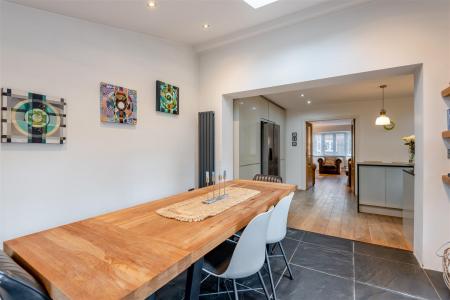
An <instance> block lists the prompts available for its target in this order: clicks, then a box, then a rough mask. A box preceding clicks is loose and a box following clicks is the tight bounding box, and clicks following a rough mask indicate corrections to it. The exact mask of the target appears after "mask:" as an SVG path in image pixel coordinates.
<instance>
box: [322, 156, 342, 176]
mask: <svg viewBox="0 0 450 300" xmlns="http://www.w3.org/2000/svg"><path fill="white" fill-rule="evenodd" d="M317 162H318V163H319V174H337V175H339V174H341V163H342V160H341V159H340V158H336V157H332V156H327V157H325V158H322V157H321V158H319V159H318V160H317Z"/></svg>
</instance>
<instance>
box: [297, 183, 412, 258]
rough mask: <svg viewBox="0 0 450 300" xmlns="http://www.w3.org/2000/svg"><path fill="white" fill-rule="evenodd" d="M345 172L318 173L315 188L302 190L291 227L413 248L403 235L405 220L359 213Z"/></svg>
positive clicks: (379, 243)
mask: <svg viewBox="0 0 450 300" xmlns="http://www.w3.org/2000/svg"><path fill="white" fill-rule="evenodd" d="M346 182H347V177H346V176H345V175H341V176H339V175H325V176H317V179H316V185H315V187H313V188H311V189H309V190H307V191H298V192H297V193H296V194H295V196H294V200H293V202H292V205H291V210H290V212H289V226H290V227H292V228H297V229H301V230H306V231H312V232H316V233H322V234H326V235H331V236H337V237H341V238H346V239H352V240H357V241H361V242H366V243H372V244H377V245H382V246H387V247H393V248H399V249H404V250H412V249H411V247H410V246H409V244H408V243H407V242H406V239H405V237H404V235H403V228H402V219H401V218H396V217H389V216H381V215H374V214H367V213H358V212H357V201H356V197H355V196H354V195H353V194H352V193H351V191H350V190H349V188H348V187H347V186H346Z"/></svg>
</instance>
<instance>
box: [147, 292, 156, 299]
mask: <svg viewBox="0 0 450 300" xmlns="http://www.w3.org/2000/svg"><path fill="white" fill-rule="evenodd" d="M145 300H156V293H154V294H151V295H150V296H148V297H147V298H146V299H145Z"/></svg>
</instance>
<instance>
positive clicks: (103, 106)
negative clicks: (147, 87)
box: [100, 82, 137, 125]
mask: <svg viewBox="0 0 450 300" xmlns="http://www.w3.org/2000/svg"><path fill="white" fill-rule="evenodd" d="M100 119H101V121H102V122H109V123H121V124H130V125H136V123H137V92H136V91H135V90H130V89H127V88H123V87H120V86H116V85H112V84H108V83H104V82H102V83H101V84H100Z"/></svg>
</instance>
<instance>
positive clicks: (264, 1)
mask: <svg viewBox="0 0 450 300" xmlns="http://www.w3.org/2000/svg"><path fill="white" fill-rule="evenodd" d="M244 1H245V2H246V3H247V4H248V5H250V6H251V7H253V8H254V9H257V8H260V7H263V6H265V5H268V4H271V3H274V2H277V1H278V0H244Z"/></svg>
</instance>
